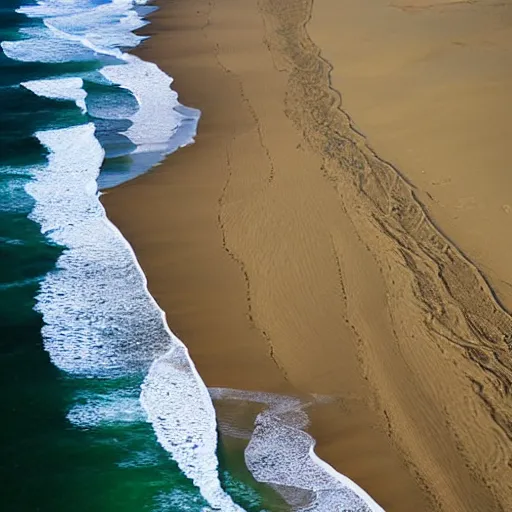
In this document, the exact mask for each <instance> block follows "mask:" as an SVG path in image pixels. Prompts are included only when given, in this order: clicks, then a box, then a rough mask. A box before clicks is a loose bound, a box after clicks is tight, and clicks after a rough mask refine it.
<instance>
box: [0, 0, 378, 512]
mask: <svg viewBox="0 0 512 512" xmlns="http://www.w3.org/2000/svg"><path fill="white" fill-rule="evenodd" d="M154 9H155V8H154V7H152V6H148V5H144V4H142V3H137V2H133V1H132V0H114V1H108V0H40V1H37V2H35V1H33V2H32V1H25V2H24V1H20V0H0V41H1V51H0V263H1V266H0V330H1V334H0V379H1V382H2V390H3V400H2V405H1V406H2V408H3V410H2V418H3V421H2V423H1V425H0V439H1V442H0V482H1V485H2V487H1V490H2V493H1V496H0V500H1V502H0V508H1V509H2V510H5V511H16V512H23V511H41V512H58V511H60V510H66V511H67V510H73V512H80V511H84V512H85V511H87V512H90V511H93V510H94V511H95V512H101V511H109V512H111V511H117V510H119V511H121V510H122V511H126V512H128V511H132V510H133V511H148V512H160V511H166V512H189V511H190V512H208V511H213V510H217V511H225V512H238V511H247V512H262V511H272V512H280V511H285V510H292V509H296V510H318V511H322V510H325V511H328V512H333V511H336V510H354V511H356V510H360V511H363V510H370V508H373V507H372V506H369V505H368V503H370V501H371V500H370V499H369V498H368V497H367V496H366V495H364V493H362V491H361V493H359V490H358V489H356V488H355V487H354V488H353V489H352V490H350V485H349V486H347V482H346V481H344V480H343V479H342V477H341V475H338V474H336V473H335V472H334V470H333V469H332V468H329V467H327V465H325V463H322V462H321V461H319V460H318V461H315V459H314V453H313V446H314V442H313V441H312V439H311V438H310V436H309V435H308V434H306V432H305V428H306V424H307V419H306V420H305V419H304V413H303V410H302V409H301V408H302V407H303V405H304V404H301V403H299V402H296V401H293V400H292V401H291V402H290V400H289V399H286V398H279V397H275V396H270V397H269V396H262V395H254V394H247V393H245V394H244V393H243V392H238V391H236V390H210V391H209V390H208V389H207V388H206V386H205V384H204V383H203V381H202V380H201V378H200V376H199V375H198V373H197V371H196V369H195V367H194V365H193V362H192V361H191V359H190V357H189V354H188V351H187V349H186V347H185V345H184V344H183V343H182V342H181V341H180V340H179V339H177V338H176V337H175V336H174V335H173V334H172V332H171V331H170V329H169V327H168V326H167V323H166V320H165V315H164V314H163V312H162V311H161V310H160V308H159V307H158V305H157V304H156V302H155V301H154V299H153V298H152V297H151V295H150V294H149V292H148V290H147V284H146V279H145V276H144V274H143V272H142V270H141V269H140V267H139V265H138V262H137V260H136V257H135V255H134V253H133V251H132V249H131V247H130V246H129V245H128V243H127V242H126V241H125V240H124V238H123V236H122V234H121V233H120V232H119V231H118V230H117V229H116V227H115V226H113V225H112V224H111V223H110V222H109V220H108V218H107V217H106V214H105V211H104V209H103V207H102V205H101V203H100V201H99V195H100V194H101V191H102V190H105V189H108V188H110V187H114V186H116V185H119V184H121V183H123V182H125V181H127V180H130V179H133V178H134V177H136V176H139V175H141V174H143V173H145V172H147V171H149V170H150V169H151V168H152V167H154V166H155V165H156V164H158V163H159V162H160V161H162V160H163V158H165V157H166V156H167V155H169V154H170V153H172V152H173V151H176V150H177V149H179V148H180V147H182V146H184V145H186V144H190V143H192V142H193V140H194V137H195V134H196V130H197V124H198V120H199V118H200V112H199V111H197V110H194V109H192V108H187V107H185V106H183V105H181V104H180V103H179V102H178V98H177V95H176V93H175V92H174V91H173V90H172V88H171V87H170V86H171V84H172V79H171V78H170V77H169V76H167V75H166V74H165V73H163V72H162V71H161V70H160V69H159V68H158V67H157V66H156V65H155V64H153V63H150V62H145V61H143V60H141V59H139V58H138V57H136V56H133V55H131V54H129V53H127V52H128V50H130V49H132V48H135V47H136V46H137V45H138V44H140V43H141V41H142V40H143V38H142V37H140V36H138V35H136V34H135V33H134V31H135V30H136V29H138V28H141V27H142V26H144V25H145V24H146V23H147V22H146V21H145V16H146V15H147V14H148V13H150V12H152V11H153V10H154ZM212 398H213V399H214V400H217V401H219V400H225V401H227V402H229V403H231V405H232V406H233V405H234V406H236V407H238V406H241V405H240V404H241V403H242V402H243V404H247V403H253V404H259V406H258V407H260V409H261V408H265V407H266V410H265V411H264V412H263V413H262V414H260V416H258V425H257V427H256V428H255V429H254V431H249V432H242V433H240V432H236V428H235V427H234V426H233V425H229V422H228V424H227V425H226V424H223V425H220V429H221V431H223V432H224V435H223V436H222V437H221V441H219V436H218V428H219V425H217V421H216V416H215V410H214V407H213V402H212ZM276 404H277V405H276ZM283 404H285V405H283ZM286 404H291V406H289V405H286ZM290 407H291V408H290ZM297 411H299V412H298V413H297ZM297 418H299V420H300V421H299V422H298V424H297V423H296V420H297ZM290 422H291V423H290ZM294 422H295V423H294ZM222 439H225V440H226V442H224V441H222ZM230 439H231V442H230V441H229V440H230ZM322 464H324V466H322ZM340 479H341V480H340ZM354 489H355V490H354ZM299 491H300V492H299ZM294 496H295V498H294ZM297 496H299V497H300V499H298V498H297ZM367 498H368V499H367ZM294 500H295V502H296V503H295V505H294ZM304 503H308V504H307V505H304ZM369 507H370V508H369ZM373 509H374V510H378V508H373Z"/></svg>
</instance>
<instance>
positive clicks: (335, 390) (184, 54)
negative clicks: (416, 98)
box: [104, 0, 512, 511]
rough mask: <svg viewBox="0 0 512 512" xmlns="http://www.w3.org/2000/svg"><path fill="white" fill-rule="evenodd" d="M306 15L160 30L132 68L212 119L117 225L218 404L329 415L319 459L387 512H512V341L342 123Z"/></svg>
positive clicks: (219, 16)
mask: <svg viewBox="0 0 512 512" xmlns="http://www.w3.org/2000/svg"><path fill="white" fill-rule="evenodd" d="M311 8H312V4H311V2H309V1H308V0H279V1H278V0H261V1H260V2H256V1H255V0H246V1H244V2H236V1H234V0H215V2H208V1H205V0H192V1H190V0H189V1H175V2H173V4H172V5H167V6H165V7H164V8H163V9H162V10H161V11H159V12H158V13H157V14H156V16H154V17H153V21H154V23H153V24H152V25H151V27H150V30H151V31H154V32H155V36H154V37H153V38H152V39H151V40H149V42H148V43H147V44H146V45H145V46H143V47H142V48H141V50H140V51H141V53H145V52H147V58H149V59H150V60H155V61H156V62H158V64H159V65H160V66H161V67H162V68H163V69H164V70H165V71H167V72H168V73H169V74H170V75H172V76H174V77H175V78H176V83H175V85H176V87H177V88H178V91H179V92H180V98H181V99H182V101H183V102H184V103H185V104H189V105H190V106H194V107H198V108H200V109H201V110H202V111H203V118H202V121H201V124H200V127H199V134H198V137H197V141H196V144H195V145H193V146H191V147H189V148H185V149H183V150H181V151H179V152H178V153H176V154H174V155H172V156H171V158H169V159H168V160H167V162H166V163H165V164H164V165H163V166H162V167H161V168H160V169H159V170H157V171H154V172H152V173H150V174H148V175H147V176H145V177H143V178H142V179H140V180H137V181H135V182H133V183H129V184H127V185H125V186H122V187H120V188H119V189H116V190H115V191H114V192H112V193H109V194H108V195H106V196H104V200H105V204H106V207H107V211H108V214H109V216H110V217H111V218H112V220H113V221H114V222H115V223H116V225H118V226H119V227H120V229H121V230H122V231H123V234H125V236H126V237H127V238H128V240H129V241H130V242H131V243H132V245H133V247H134V248H135V251H136V253H137V255H138V257H139V259H140V262H141V264H142V267H143V268H144V270H145V272H146V274H147V276H148V280H149V285H150V290H151V292H152V293H153V295H154V296H155V298H156V299H157V301H158V302H159V304H160V305H161V306H162V307H163V309H164V310H165V311H166V313H167V317H168V319H169V323H170V325H171V327H172V329H173V330H175V331H176V332H177V334H178V335H179V336H180V338H181V339H183V341H184V342H185V344H186V345H187V346H188V347H189V349H190V352H191V355H192V358H193V359H194V361H195V362H196V364H197V367H198V370H199V372H200V373H201V375H202V377H203V378H204V379H205V381H206V383H207V384H208V385H210V386H225V387H232V388H236V389H249V390H257V391H259V390H265V391H271V392H282V391H286V392H289V391H294V392H296V393H323V394H329V395H333V396H335V397H337V400H336V401H335V402H334V404H333V405H328V406H323V407H319V408H318V409H317V410H315V411H313V412H312V419H313V425H312V434H313V435H314V437H315V438H316V439H317V440H318V447H317V448H318V453H319V455H321V456H322V457H323V458H325V459H326V460H327V461H328V462H330V463H331V464H332V465H333V466H335V467H336V468H337V469H338V470H339V471H341V472H343V473H344V474H347V475H348V476H349V477H350V478H352V479H353V480H354V481H356V482H357V483H358V484H360V485H361V486H362V487H363V488H364V489H365V490H366V491H368V492H369V493H370V494H371V495H372V496H373V497H374V498H375V499H376V500H377V501H378V502H379V503H380V504H381V505H382V506H383V507H384V508H385V509H387V510H403V511H406V510H407V511H409V510H450V511H452V510H453V511H458V510H460V511H463V510H486V511H487V510H488V511H494V510H496V511H498V510H506V509H508V508H510V507H511V506H512V504H511V503H510V500H511V492H510V484H509V482H510V465H509V464H508V461H509V457H510V447H511V446H510V424H511V423H510V418H509V417H508V415H509V414H510V403H509V386H510V378H511V368H510V354H509V343H510V333H511V332H512V321H511V319H510V316H509V315H508V314H507V313H506V312H505V311H504V310H503V309H502V308H501V307H500V306H499V304H498V303H497V302H496V300H495V298H494V297H493V294H492V291H491V290H490V288H489V287H488V286H487V284H486V282H485V280H484V278H483V276H482V275H481V274H480V273H479V272H478V271H477V269H476V268H475V267H474V266H473V265H472V264H471V263H470V261H469V260H468V259H467V258H465V257H464V255H463V254H462V253H461V252H460V251H459V250H458V249H457V247H456V246H455V245H453V244H452V243H450V242H449V241H448V240H447V239H446V237H444V236H443V235H442V234H441V232H440V231H439V229H438V228H436V227H435V226H434V225H433V224H432V222H431V221H430V219H429V218H428V215H427V214H426V212H425V210H424V209H423V208H422V206H421V204H420V203H419V202H418V201H417V199H416V196H415V189H414V187H413V186H412V185H411V184H409V183H408V182H407V180H406V179H405V178H404V177H401V176H400V174H399V173H398V172H397V170H396V169H395V168H393V167H392V166H391V165H390V164H388V163H386V162H385V161H384V160H382V159H381V158H379V157H378V156H377V155H376V154H375V153H374V152H373V151H372V150H371V149H370V148H369V147H368V145H367V141H366V140H365V138H364V137H363V136H362V135H361V134H359V133H358V132H357V130H355V129H354V127H353V123H352V122H351V120H350V118H349V116H348V114H347V113H345V112H344V111H343V110H341V109H340V96H339V93H338V92H337V91H336V90H334V89H333V87H332V85H331V82H330V73H331V69H332V66H331V65H330V64H329V62H327V61H326V60H324V59H323V58H322V57H321V54H320V50H319V48H318V47H316V46H315V44H314V42H313V41H311V39H310V38H309V36H308V33H307V24H308V21H309V20H310V17H311ZM127 204H129V205H130V209H129V211H127V209H126V205H127ZM148 205H150V207H149V206H148Z"/></svg>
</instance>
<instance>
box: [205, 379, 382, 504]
mask: <svg viewBox="0 0 512 512" xmlns="http://www.w3.org/2000/svg"><path fill="white" fill-rule="evenodd" d="M210 395H211V397H212V399H213V400H238V401H241V402H252V403H254V402H256V403H259V404H264V405H265V406H266V407H265V409H264V410H263V411H262V412H261V413H259V414H258V416H257V418H256V421H255V429H254V431H253V433H252V435H251V436H250V441H249V444H248V446H247V448H246V451H245V462H246V465H247V467H248V468H249V470H250V471H251V473H252V475H253V476H254V478H255V479H256V480H258V481H259V482H264V483H268V484H271V485H275V486H277V487H276V489H277V490H279V486H288V487H293V488H298V489H303V490H305V491H311V492H313V494H314V496H315V499H314V502H313V503H311V504H308V505H307V506H306V507H305V508H302V509H300V510H302V511H308V512H309V511H311V512H313V511H314V512H370V511H371V512H383V509H382V508H381V507H380V506H379V505H378V504H377V503H376V502H375V501H374V500H373V499H372V498H371V497H370V496H369V495H368V494H367V493H366V492H365V491H364V490H363V489H361V488H360V487H359V486H358V485H357V484H355V483H354V482H353V481H352V480H350V479H349V478H347V477H345V476H344V475H342V474H340V473H338V472H337V471H336V470H335V469H334V468H333V467H331V466H330V465H329V464H327V463H326V462H325V461H323V460H321V459H320V458H319V457H318V456H317V455H316V454H315V451H314V447H315V440H314V439H313V438H312V437H311V436H310V435H309V434H308V433H307V432H306V431H305V429H306V428H307V427H308V424H309V419H308V416H307V413H306V408H307V407H308V406H309V405H311V403H312V401H303V400H301V399H299V398H296V397H289V396H283V395H277V394H272V393H257V392H250V391H240V390H232V389H222V388H214V389H210ZM319 398H320V400H322V398H321V397H313V400H314V401H318V399H319ZM235 432H236V431H235ZM227 433H228V435H232V434H233V431H232V430H230V429H229V428H228V432H227Z"/></svg>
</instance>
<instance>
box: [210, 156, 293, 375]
mask: <svg viewBox="0 0 512 512" xmlns="http://www.w3.org/2000/svg"><path fill="white" fill-rule="evenodd" d="M226 168H227V170H228V173H227V174H228V175H227V178H226V182H225V183H224V187H223V188H222V193H221V195H220V197H219V200H218V205H219V207H218V214H217V222H218V224H219V228H220V232H221V236H222V248H223V249H224V250H225V251H226V253H227V254H228V255H229V257H230V258H231V259H232V260H233V261H234V262H235V263H236V264H237V265H238V267H239V268H240V271H241V272H242V275H243V278H244V281H245V288H246V302H247V318H248V320H249V322H250V323H251V324H252V325H253V326H254V327H255V328H256V329H257V330H258V331H259V332H260V334H261V336H263V338H264V339H265V341H266V342H267V345H268V348H269V357H270V358H271V359H272V361H273V362H274V364H275V365H276V366H277V367H278V368H279V371H280V372H281V373H282V375H283V377H284V378H285V379H286V380H288V376H287V373H286V370H285V369H284V367H283V366H282V365H281V364H280V363H279V361H278V359H277V356H276V354H275V349H274V345H273V343H272V340H271V339H270V336H269V335H268V333H267V332H266V331H265V330H264V329H262V328H261V327H259V325H258V324H257V322H256V321H255V319H254V315H253V309H252V299H251V282H250V279H249V274H248V273H247V269H246V267H245V264H244V262H243V261H242V260H241V259H240V258H238V256H237V255H236V254H235V253H233V252H232V251H231V250H230V248H229V245H228V243H227V240H226V238H227V236H226V227H225V224H224V221H223V220H222V212H223V210H224V206H225V198H226V193H227V190H228V188H229V184H230V182H231V178H232V176H233V168H232V166H231V158H230V155H229V148H226Z"/></svg>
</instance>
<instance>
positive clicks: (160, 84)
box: [2, 0, 199, 188]
mask: <svg viewBox="0 0 512 512" xmlns="http://www.w3.org/2000/svg"><path fill="white" fill-rule="evenodd" d="M135 3H137V4H144V3H145V2H144V1H141V2H133V1H132V0H115V1H114V2H109V3H104V4H100V5H96V4H94V3H92V2H90V1H87V0H80V1H73V2H69V1H67V0H39V1H38V2H37V4H36V5H29V6H23V7H21V8H20V9H18V12H22V13H23V14H25V15H26V16H29V17H33V18H40V19H42V20H43V22H44V25H45V26H44V27H30V28H28V29H27V30H28V32H27V34H26V35H27V36H28V37H27V39H24V40H21V41H10V42H5V43H2V47H3V49H4V51H5V53H6V55H7V56H8V57H10V58H13V59H17V60H23V61H31V62H34V61H39V62H52V63H56V62H63V61H64V62H65V61H71V60H78V61H80V60H91V59H93V58H94V57H95V56H96V57H97V56H110V57H114V58H116V59H118V62H117V65H109V66H105V67H103V68H102V69H101V71H100V72H101V74H102V75H103V76H104V77H106V78H107V79H108V80H109V81H110V82H111V83H114V84H116V85H119V86H121V87H123V88H125V89H128V90H130V91H131V92H132V93H133V94H134V96H135V97H136V99H137V101H138V103H139V109H138V110H137V112H136V113H134V114H133V115H131V116H129V118H128V119H129V120H130V121H131V123H132V125H131V126H130V128H129V129H128V130H127V131H126V132H123V135H124V136H126V137H128V138H129V139H130V140H131V142H132V143H133V144H135V145H136V148H135V149H134V150H132V149H131V148H130V149H127V151H128V153H129V154H130V157H131V159H132V162H133V164H132V166H131V169H130V172H126V170H122V171H118V172H116V171H112V170H111V171H110V172H109V173H108V175H105V176H101V177H100V180H99V184H100V187H101V188H108V187H113V186H116V185H118V184H120V183H122V182H123V181H127V180H128V179H133V178H134V177H136V176H138V175H140V174H142V173H144V172H146V171H147V170H148V169H149V168H151V167H152V166H154V165H156V164H157V163H159V162H160V161H161V160H162V159H163V158H164V157H165V156H166V155H167V154H169V153H171V152H173V151H175V150H176V149H178V148H179V147H182V146H185V145H187V144H190V143H191V142H193V140H194V137H195V135H196V126H197V121H198V119H199V112H198V111H197V110H194V109H185V108H183V107H182V106H181V105H180V104H179V102H178V99H177V95H176V93H175V92H174V91H173V90H172V89H171V88H170V85H171V83H172V79H171V78H170V77H169V76H168V75H166V74H165V73H164V72H162V71H161V70H160V69H159V68H158V67H157V66H156V65H155V64H152V63H148V62H145V61H143V60H141V59H139V58H137V57H135V56H133V55H129V54H126V53H124V52H123V48H133V47H135V46H137V45H138V44H139V43H140V42H141V41H142V40H143V39H144V38H143V37H141V36H138V35H135V34H133V30H135V29H137V28H140V27H142V26H144V25H145V24H146V23H147V22H146V21H145V20H143V19H142V18H141V17H140V16H139V14H138V13H137V12H136V10H134V9H133V7H134V4H135ZM42 40H45V44H41V41H42ZM54 50H56V51H54ZM48 85H50V84H48ZM107 116H108V114H107ZM107 118H108V117H107Z"/></svg>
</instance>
